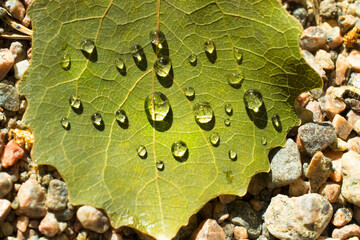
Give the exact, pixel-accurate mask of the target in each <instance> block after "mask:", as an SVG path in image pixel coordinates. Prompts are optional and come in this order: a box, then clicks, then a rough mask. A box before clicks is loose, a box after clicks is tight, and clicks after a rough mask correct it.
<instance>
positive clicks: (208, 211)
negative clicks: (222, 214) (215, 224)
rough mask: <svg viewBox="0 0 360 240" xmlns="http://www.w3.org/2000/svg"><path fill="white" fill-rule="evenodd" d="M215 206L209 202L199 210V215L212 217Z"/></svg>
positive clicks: (205, 217)
mask: <svg viewBox="0 0 360 240" xmlns="http://www.w3.org/2000/svg"><path fill="white" fill-rule="evenodd" d="M213 211H214V206H213V204H212V203H211V202H207V203H206V204H205V205H204V206H203V207H202V208H201V209H200V211H199V215H200V216H201V217H203V218H204V219H208V218H212V215H213Z"/></svg>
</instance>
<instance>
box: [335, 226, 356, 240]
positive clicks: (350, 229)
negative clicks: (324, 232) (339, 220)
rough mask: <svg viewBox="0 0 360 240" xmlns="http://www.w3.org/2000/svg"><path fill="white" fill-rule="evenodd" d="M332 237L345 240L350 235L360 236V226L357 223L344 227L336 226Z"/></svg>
mask: <svg viewBox="0 0 360 240" xmlns="http://www.w3.org/2000/svg"><path fill="white" fill-rule="evenodd" d="M331 237H333V238H337V239H339V240H345V239H348V238H350V237H360V227H359V226H358V225H356V224H350V225H345V226H344V227H342V228H336V229H334V231H333V232H332V235H331Z"/></svg>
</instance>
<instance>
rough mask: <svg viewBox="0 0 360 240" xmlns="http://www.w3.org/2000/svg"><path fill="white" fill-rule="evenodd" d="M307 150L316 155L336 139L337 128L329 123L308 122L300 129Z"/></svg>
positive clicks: (300, 136) (300, 135)
mask: <svg viewBox="0 0 360 240" xmlns="http://www.w3.org/2000/svg"><path fill="white" fill-rule="evenodd" d="M298 133H299V138H300V139H301V141H302V143H303V146H304V148H305V151H306V152H307V153H308V154H309V155H310V156H312V155H314V154H315V153H316V152H317V151H321V150H323V149H325V148H326V147H328V146H329V145H330V144H331V143H333V142H334V141H335V140H336V132H335V128H334V127H333V126H332V125H331V124H328V123H306V124H304V125H302V126H300V127H299V129H298Z"/></svg>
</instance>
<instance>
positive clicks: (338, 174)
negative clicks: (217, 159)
mask: <svg viewBox="0 0 360 240" xmlns="http://www.w3.org/2000/svg"><path fill="white" fill-rule="evenodd" d="M332 167H333V169H332V171H331V172H330V175H329V178H330V179H331V180H333V181H334V182H337V183H338V182H341V181H342V170H341V159H339V160H334V161H332Z"/></svg>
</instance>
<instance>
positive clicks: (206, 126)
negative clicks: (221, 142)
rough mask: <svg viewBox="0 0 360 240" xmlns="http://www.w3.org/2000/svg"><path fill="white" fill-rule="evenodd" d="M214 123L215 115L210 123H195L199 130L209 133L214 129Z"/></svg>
mask: <svg viewBox="0 0 360 240" xmlns="http://www.w3.org/2000/svg"><path fill="white" fill-rule="evenodd" d="M195 121H196V120H195ZM215 122H216V121H215V115H214V116H213V118H212V119H211V121H210V122H207V123H200V122H198V121H196V123H197V124H198V125H199V126H200V127H201V129H203V130H205V131H211V130H212V129H213V128H214V127H215Z"/></svg>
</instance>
